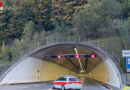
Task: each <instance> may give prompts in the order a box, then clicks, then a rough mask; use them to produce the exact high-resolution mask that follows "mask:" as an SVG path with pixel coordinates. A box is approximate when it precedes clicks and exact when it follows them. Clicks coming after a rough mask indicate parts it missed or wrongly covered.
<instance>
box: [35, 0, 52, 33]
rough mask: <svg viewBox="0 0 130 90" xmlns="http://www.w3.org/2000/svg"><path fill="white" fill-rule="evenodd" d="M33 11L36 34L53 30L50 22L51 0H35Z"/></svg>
mask: <svg viewBox="0 0 130 90" xmlns="http://www.w3.org/2000/svg"><path fill="white" fill-rule="evenodd" d="M33 11H34V15H35V16H34V22H35V24H36V30H37V32H40V31H43V30H45V31H49V30H53V29H54V26H53V24H52V20H51V0H35V5H34V9H33Z"/></svg>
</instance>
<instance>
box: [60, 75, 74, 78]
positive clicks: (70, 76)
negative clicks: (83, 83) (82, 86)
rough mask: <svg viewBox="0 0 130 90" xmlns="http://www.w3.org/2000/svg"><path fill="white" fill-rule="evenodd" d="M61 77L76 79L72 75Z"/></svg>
mask: <svg viewBox="0 0 130 90" xmlns="http://www.w3.org/2000/svg"><path fill="white" fill-rule="evenodd" d="M62 77H64V78H76V77H74V76H72V75H63V76H62Z"/></svg>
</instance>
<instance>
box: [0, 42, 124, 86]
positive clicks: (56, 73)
mask: <svg viewBox="0 0 130 90" xmlns="http://www.w3.org/2000/svg"><path fill="white" fill-rule="evenodd" d="M75 48H76V49H77V52H78V54H85V55H86V54H87V55H91V54H92V53H95V54H96V58H91V57H87V58H86V57H84V56H83V55H81V56H80V62H81V64H80V63H79V61H78V59H77V58H75V57H67V56H66V55H69V54H71V55H73V54H76V52H75ZM59 54H60V55H64V56H62V58H52V56H57V55H59ZM114 62H115V61H113V60H112V59H111V58H110V57H109V55H107V53H106V52H105V51H103V50H101V49H100V48H97V47H95V46H93V45H86V44H78V43H73V44H72V43H61V44H55V45H50V46H46V47H42V48H39V49H37V50H35V51H33V52H31V53H29V54H28V55H27V56H25V57H24V58H22V59H20V60H18V61H17V62H15V63H14V64H13V65H11V67H10V68H9V69H8V70H7V71H6V72H5V73H4V74H3V76H2V77H1V82H0V83H1V84H9V83H29V82H42V81H52V80H56V79H57V78H59V77H61V76H63V75H74V76H76V77H86V78H90V79H93V80H97V81H100V82H103V83H106V84H109V85H112V86H115V87H118V88H120V87H121V85H122V78H121V72H120V70H119V69H120V67H119V66H117V63H114ZM81 65H82V67H81ZM82 69H83V71H84V72H81V71H82ZM81 79H82V78H81Z"/></svg>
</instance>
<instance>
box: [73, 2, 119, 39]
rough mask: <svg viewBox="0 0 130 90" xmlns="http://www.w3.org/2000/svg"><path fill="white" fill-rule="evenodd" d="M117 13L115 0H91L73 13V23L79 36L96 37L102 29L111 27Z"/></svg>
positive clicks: (117, 6) (117, 8)
mask: <svg viewBox="0 0 130 90" xmlns="http://www.w3.org/2000/svg"><path fill="white" fill-rule="evenodd" d="M119 15H120V5H119V4H118V2H116V1H115V0H109V1H108V0H91V1H89V3H88V4H87V6H86V8H85V9H84V10H81V11H80V12H79V13H78V14H77V13H76V14H75V15H74V20H73V25H75V27H76V28H77V30H78V31H79V33H80V34H81V36H83V37H86V38H97V37H100V36H101V31H103V29H105V30H109V29H110V28H111V27H112V21H113V19H116V18H118V17H117V16H119ZM111 29H112V28H111Z"/></svg>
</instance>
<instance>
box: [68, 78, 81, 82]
mask: <svg viewBox="0 0 130 90" xmlns="http://www.w3.org/2000/svg"><path fill="white" fill-rule="evenodd" d="M69 81H80V80H79V79H78V78H69Z"/></svg>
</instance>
